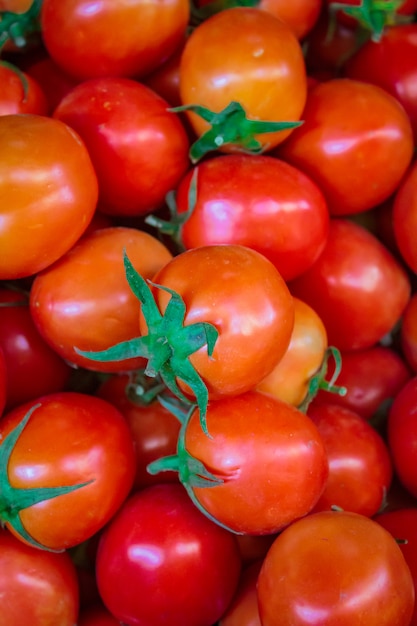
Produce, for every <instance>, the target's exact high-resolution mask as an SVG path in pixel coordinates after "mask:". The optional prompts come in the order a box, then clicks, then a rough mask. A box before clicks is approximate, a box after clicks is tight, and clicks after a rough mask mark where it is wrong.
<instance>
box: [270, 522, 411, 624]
mask: <svg viewBox="0 0 417 626" xmlns="http://www.w3.org/2000/svg"><path fill="white" fill-rule="evenodd" d="M324 544H325V548H324V547H323V546H324ZM365 554H366V558H365V557H364V555H365ZM376 581H378V583H376ZM258 602H259V611H260V618H261V623H262V626H284V625H285V626H288V624H292V625H293V626H307V625H312V624H318V623H320V625H321V626H336V625H337V626H352V624H357V625H358V626H359V625H360V626H362V625H363V626H365V625H367V626H409V624H410V620H411V615H412V613H413V607H414V586H413V581H412V577H411V574H410V570H409V568H408V566H407V564H406V562H405V559H404V557H403V555H402V553H401V550H400V548H399V547H398V545H397V543H396V542H395V540H394V538H393V537H392V536H391V535H390V533H388V531H386V530H384V529H383V528H382V527H381V526H380V525H379V524H377V523H376V522H374V521H373V520H371V519H370V518H368V517H366V516H363V515H359V514H357V513H348V512H335V511H325V512H321V513H315V514H313V515H308V516H307V517H305V518H303V519H301V520H298V521H297V522H295V523H294V524H291V526H290V527H289V528H287V529H285V530H284V531H283V532H282V533H281V534H280V535H279V536H278V537H277V539H276V540H275V542H274V544H273V545H272V546H271V548H270V550H269V552H268V554H267V556H266V558H265V560H264V563H263V565H262V568H261V571H260V574H259V578H258Z"/></svg>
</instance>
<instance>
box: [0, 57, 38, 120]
mask: <svg viewBox="0 0 417 626" xmlns="http://www.w3.org/2000/svg"><path fill="white" fill-rule="evenodd" d="M0 81H1V85H2V92H1V97H0V115H12V114H14V113H35V114H38V115H46V114H47V111H48V107H47V100H46V96H45V94H44V93H43V90H42V88H41V86H40V85H39V84H38V83H37V82H36V80H34V79H33V78H32V77H31V76H29V75H28V74H26V73H25V72H21V71H20V70H19V69H18V68H17V67H16V66H14V65H12V64H10V63H6V62H5V61H1V62H0Z"/></svg>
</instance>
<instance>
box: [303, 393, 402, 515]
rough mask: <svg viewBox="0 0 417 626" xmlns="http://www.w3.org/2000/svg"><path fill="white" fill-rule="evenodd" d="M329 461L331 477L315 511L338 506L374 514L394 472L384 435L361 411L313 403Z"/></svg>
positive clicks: (313, 416)
mask: <svg viewBox="0 0 417 626" xmlns="http://www.w3.org/2000/svg"><path fill="white" fill-rule="evenodd" d="M307 414H308V416H309V417H310V419H312V420H313V422H314V423H315V424H316V426H317V428H318V430H319V433H320V435H321V437H322V440H323V442H324V445H325V448H326V453H327V459H328V462H329V477H328V480H327V483H326V486H325V488H324V491H323V493H322V495H321V496H320V498H319V500H318V502H317V504H316V505H315V507H314V509H313V510H314V511H329V510H331V507H332V506H337V507H339V508H340V509H342V510H344V511H351V512H353V513H361V514H362V515H366V516H368V517H372V516H373V515H375V514H376V513H377V512H378V511H379V510H380V509H381V506H382V504H383V502H384V497H385V494H386V493H387V492H388V490H389V488H390V486H391V481H392V475H393V468H392V462H391V458H390V453H389V451H388V447H387V445H386V443H385V441H384V440H383V438H382V436H381V435H380V434H379V433H378V432H377V431H376V430H375V429H374V428H373V427H372V426H371V425H370V424H369V423H368V422H366V421H365V420H364V419H363V418H362V417H361V416H360V415H358V414H357V413H354V412H353V411H351V410H349V409H346V408H344V407H341V406H338V405H337V404H331V400H328V403H327V404H322V405H321V406H318V407H317V406H316V407H314V406H311V405H310V407H309V408H308V411H307Z"/></svg>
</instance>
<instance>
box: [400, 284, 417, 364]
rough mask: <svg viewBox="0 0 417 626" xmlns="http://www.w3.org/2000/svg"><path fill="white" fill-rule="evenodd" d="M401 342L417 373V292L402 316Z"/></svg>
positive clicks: (409, 362)
mask: <svg viewBox="0 0 417 626" xmlns="http://www.w3.org/2000/svg"><path fill="white" fill-rule="evenodd" d="M400 343H401V348H402V352H403V354H404V357H405V359H406V361H407V363H408V364H409V365H410V367H411V369H412V371H413V372H414V373H415V374H417V294H416V293H413V295H412V296H411V298H410V300H409V302H408V304H407V306H406V308H405V311H404V314H403V316H402V318H401V327H400Z"/></svg>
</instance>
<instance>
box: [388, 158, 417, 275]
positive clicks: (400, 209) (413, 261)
mask: <svg viewBox="0 0 417 626" xmlns="http://www.w3.org/2000/svg"><path fill="white" fill-rule="evenodd" d="M416 189H417V161H415V160H414V161H413V162H412V164H411V166H410V168H409V170H408V171H407V172H406V174H405V176H404V178H403V180H402V182H401V184H400V185H399V187H398V189H397V190H396V193H395V196H394V200H393V205H392V225H393V230H394V238H395V243H396V245H397V248H398V250H399V252H400V255H401V257H402V259H403V260H404V261H405V263H406V264H407V266H408V267H409V268H410V269H411V270H412V271H413V272H414V273H417V253H416V246H415V243H414V241H413V233H414V232H415V229H416V228H417V201H416Z"/></svg>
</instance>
